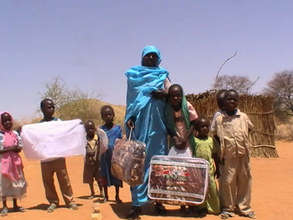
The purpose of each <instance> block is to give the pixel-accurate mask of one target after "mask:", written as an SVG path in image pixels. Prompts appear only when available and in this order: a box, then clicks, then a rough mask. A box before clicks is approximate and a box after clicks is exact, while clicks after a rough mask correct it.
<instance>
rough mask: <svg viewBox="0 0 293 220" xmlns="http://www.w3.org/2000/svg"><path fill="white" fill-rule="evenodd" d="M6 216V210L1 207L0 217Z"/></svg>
mask: <svg viewBox="0 0 293 220" xmlns="http://www.w3.org/2000/svg"><path fill="white" fill-rule="evenodd" d="M6 215H8V208H7V207H3V209H2V210H1V216H6Z"/></svg>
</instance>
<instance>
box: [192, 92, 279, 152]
mask: <svg viewBox="0 0 293 220" xmlns="http://www.w3.org/2000/svg"><path fill="white" fill-rule="evenodd" d="M186 98H187V100H188V101H189V102H190V103H191V104H192V105H193V106H194V108H195V109H196V111H197V113H198V114H199V115H201V116H204V117H207V118H209V119H212V117H213V115H214V113H215V112H216V111H217V110H218V106H217V102H216V91H215V90H210V91H207V92H205V93H201V94H196V95H194V94H189V95H187V96H186ZM239 109H240V110H241V111H242V112H245V113H246V114H247V115H248V116H249V118H250V120H251V121H252V123H253V124H254V126H255V128H254V129H253V131H252V132H251V133H250V137H249V139H250V143H251V147H250V153H251V156H252V157H278V154H277V150H276V147H275V130H276V126H275V122H274V111H273V98H272V97H269V96H262V95H240V100H239Z"/></svg>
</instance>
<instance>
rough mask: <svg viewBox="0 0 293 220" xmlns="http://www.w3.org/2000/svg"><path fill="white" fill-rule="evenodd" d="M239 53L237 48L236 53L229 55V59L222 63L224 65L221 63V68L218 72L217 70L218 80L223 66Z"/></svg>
mask: <svg viewBox="0 0 293 220" xmlns="http://www.w3.org/2000/svg"><path fill="white" fill-rule="evenodd" d="M237 53H238V52H237V50H236V51H235V53H234V54H233V55H232V56H231V57H229V58H228V59H226V60H225V61H224V63H222V65H221V66H220V68H219V69H218V72H217V75H216V80H217V79H218V77H219V74H220V72H221V70H222V68H223V66H224V65H225V64H226V63H227V62H229V61H230V60H231V59H233V58H234V57H235V56H236V55H237Z"/></svg>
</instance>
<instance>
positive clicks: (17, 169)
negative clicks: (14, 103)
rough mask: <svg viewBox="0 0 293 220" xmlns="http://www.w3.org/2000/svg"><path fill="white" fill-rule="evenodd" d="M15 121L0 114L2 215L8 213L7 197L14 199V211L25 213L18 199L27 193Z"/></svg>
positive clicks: (0, 194)
mask: <svg viewBox="0 0 293 220" xmlns="http://www.w3.org/2000/svg"><path fill="white" fill-rule="evenodd" d="M12 126H13V119H12V116H11V115H10V114H9V113H8V112H4V113H1V114H0V170H1V174H0V198H2V202H3V209H2V211H1V215H2V216H5V215H7V213H8V207H7V203H6V198H7V197H12V198H13V211H16V212H17V211H21V212H22V211H24V209H23V208H22V207H19V206H18V205H17V198H21V197H22V196H23V195H24V194H25V193H26V181H25V178H24V174H23V164H22V161H21V157H20V156H19V154H18V153H19V152H20V151H21V149H22V141H21V138H20V136H19V135H18V133H17V132H16V131H13V130H12Z"/></svg>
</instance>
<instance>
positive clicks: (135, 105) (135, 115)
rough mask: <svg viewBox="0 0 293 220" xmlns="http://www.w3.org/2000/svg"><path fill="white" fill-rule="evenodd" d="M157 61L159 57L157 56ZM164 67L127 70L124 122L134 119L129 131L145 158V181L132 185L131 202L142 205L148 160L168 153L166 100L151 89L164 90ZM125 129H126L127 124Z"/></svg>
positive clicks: (147, 49)
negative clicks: (140, 147) (132, 126)
mask: <svg viewBox="0 0 293 220" xmlns="http://www.w3.org/2000/svg"><path fill="white" fill-rule="evenodd" d="M145 51H147V52H153V53H156V54H157V55H158V57H159V58H160V54H159V52H158V51H157V50H156V48H154V47H146V48H145V50H144V52H143V56H144V55H145V54H146V53H147V52H145ZM159 60H160V59H159ZM168 74H169V73H168V72H167V70H165V69H163V68H160V67H146V66H135V67H132V68H130V69H129V70H128V71H127V72H126V73H125V75H126V77H127V100H126V102H127V103H126V105H127V106H126V116H125V123H127V121H128V120H129V119H132V120H133V121H134V122H135V128H134V131H133V134H132V137H133V139H134V140H138V141H141V142H144V143H145V144H146V158H145V166H144V172H145V175H144V182H143V183H142V184H141V185H138V186H135V187H131V188H130V189H131V196H132V205H133V206H142V205H143V204H144V203H146V202H147V201H148V196H147V190H148V187H147V186H148V179H149V168H150V161H151V158H152V156H154V155H166V154H167V151H168V150H167V128H166V126H165V115H164V109H165V105H166V104H165V102H164V101H162V100H159V99H155V98H153V97H152V95H151V92H152V91H156V90H158V89H164V82H165V80H166V79H167V78H168ZM126 132H127V134H129V129H128V128H127V126H126Z"/></svg>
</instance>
